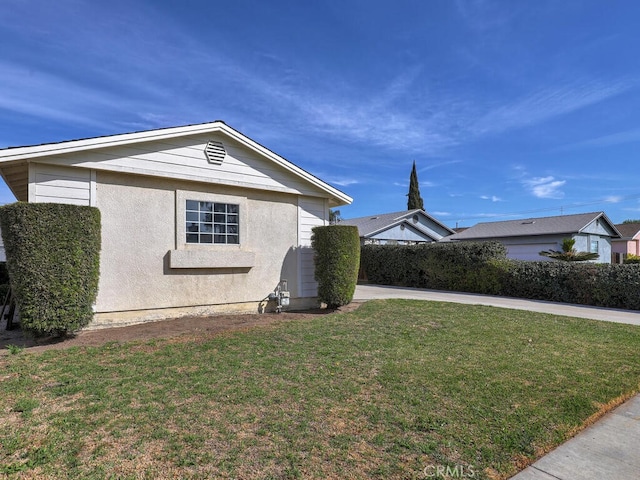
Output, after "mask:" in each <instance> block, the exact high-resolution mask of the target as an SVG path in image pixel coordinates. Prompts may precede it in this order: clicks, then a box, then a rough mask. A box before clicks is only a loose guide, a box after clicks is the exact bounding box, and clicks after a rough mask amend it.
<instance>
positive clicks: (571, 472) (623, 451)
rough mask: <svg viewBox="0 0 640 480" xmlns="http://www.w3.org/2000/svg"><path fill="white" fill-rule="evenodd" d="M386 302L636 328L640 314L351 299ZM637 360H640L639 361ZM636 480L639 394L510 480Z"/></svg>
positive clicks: (521, 303) (481, 301) (484, 299)
mask: <svg viewBox="0 0 640 480" xmlns="http://www.w3.org/2000/svg"><path fill="white" fill-rule="evenodd" d="M385 298H404V299H413V300H433V301H439V302H453V303H464V304H469V305H490V306H494V307H503V308H514V309H517V310H530V311H533V312H541V313H551V314H555V315H566V316H571V317H579V318H589V319H593V320H603V321H607V322H617V323H627V324H631V325H640V312H635V311H628V310H618V309H610V308H597V307H587V306H581V305H568V304H563V303H555V302H543V301H537V300H523V299H518V298H502V297H493V296H489V295H475V294H467V293H453V292H441V291H437V290H422V289H418V288H399V287H389V286H383V285H358V286H357V287H356V292H355V295H354V300H359V301H364V300H373V299H385ZM639 361H640V360H639ZM603 479H606V480H633V479H636V480H640V395H636V396H635V397H633V398H632V399H631V400H629V401H627V402H626V403H624V404H623V405H621V406H619V407H618V408H616V409H615V410H613V411H612V412H609V413H608V414H607V415H605V416H604V417H602V418H601V419H600V420H599V421H597V422H596V423H595V424H593V425H591V426H590V427H588V428H586V429H585V430H583V431H582V432H580V433H579V434H578V435H576V436H575V437H574V438H572V439H570V440H569V441H567V442H566V443H564V444H562V445H560V446H559V447H558V448H556V449H555V450H553V451H552V452H550V453H548V454H547V455H545V456H544V457H542V458H541V459H540V460H538V461H537V462H535V463H534V464H533V465H531V466H529V467H527V468H526V469H525V470H523V471H522V472H520V473H518V474H517V475H515V476H514V477H512V480H603Z"/></svg>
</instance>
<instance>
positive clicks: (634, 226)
mask: <svg viewBox="0 0 640 480" xmlns="http://www.w3.org/2000/svg"><path fill="white" fill-rule="evenodd" d="M616 228H617V229H618V231H619V232H620V235H621V236H622V238H623V239H632V238H633V237H635V236H637V235H638V234H640V223H638V222H636V223H619V224H617V225H616Z"/></svg>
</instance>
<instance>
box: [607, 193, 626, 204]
mask: <svg viewBox="0 0 640 480" xmlns="http://www.w3.org/2000/svg"><path fill="white" fill-rule="evenodd" d="M622 200H623V197H622V196H620V195H610V196H608V197H605V198H604V201H605V202H607V203H620V202H621V201H622Z"/></svg>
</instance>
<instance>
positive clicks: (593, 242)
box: [591, 240, 600, 253]
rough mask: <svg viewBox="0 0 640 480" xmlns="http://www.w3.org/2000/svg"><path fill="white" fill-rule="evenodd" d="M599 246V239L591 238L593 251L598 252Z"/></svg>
mask: <svg viewBox="0 0 640 480" xmlns="http://www.w3.org/2000/svg"><path fill="white" fill-rule="evenodd" d="M599 246H600V245H599V242H598V240H591V253H598V247H599Z"/></svg>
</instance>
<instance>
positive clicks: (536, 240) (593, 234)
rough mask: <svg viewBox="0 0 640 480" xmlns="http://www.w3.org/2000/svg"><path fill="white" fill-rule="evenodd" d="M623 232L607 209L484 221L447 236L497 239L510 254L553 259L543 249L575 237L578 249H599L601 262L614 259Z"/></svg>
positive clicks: (523, 258) (558, 246) (463, 238)
mask: <svg viewBox="0 0 640 480" xmlns="http://www.w3.org/2000/svg"><path fill="white" fill-rule="evenodd" d="M619 237H620V233H619V232H618V230H617V229H616V227H615V225H613V223H611V221H610V220H609V219H608V218H607V216H606V215H605V214H604V212H595V213H579V214H575V215H559V216H555V217H540V218H526V219H522V220H507V221H503V222H483V223H478V224H477V225H475V226H473V227H470V228H467V229H466V230H464V231H461V232H459V233H456V234H454V235H451V236H450V237H447V238H446V239H445V240H446V241H470V240H473V241H484V240H497V241H499V242H501V243H502V244H504V245H505V246H506V247H507V257H509V258H512V259H517V260H541V261H544V260H550V259H549V258H547V257H543V256H540V255H539V252H541V251H543V250H562V240H563V239H565V238H573V239H575V241H576V243H575V249H576V250H578V251H581V252H585V251H586V252H595V253H598V254H599V255H600V256H599V258H598V260H596V261H597V262H599V263H611V242H612V240H613V239H615V238H619Z"/></svg>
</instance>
